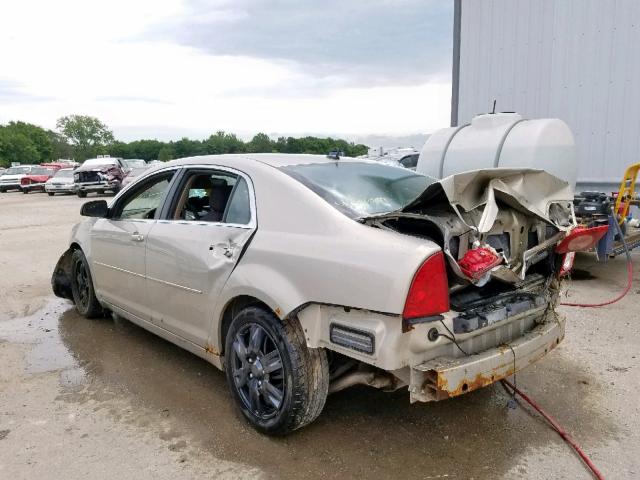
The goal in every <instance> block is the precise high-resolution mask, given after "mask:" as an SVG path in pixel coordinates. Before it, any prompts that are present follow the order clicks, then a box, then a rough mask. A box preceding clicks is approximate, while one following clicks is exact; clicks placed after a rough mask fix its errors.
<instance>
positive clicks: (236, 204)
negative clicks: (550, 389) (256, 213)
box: [224, 177, 251, 225]
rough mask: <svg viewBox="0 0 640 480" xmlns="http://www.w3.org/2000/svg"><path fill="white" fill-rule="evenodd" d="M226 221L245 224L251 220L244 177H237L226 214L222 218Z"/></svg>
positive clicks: (247, 188) (247, 189)
mask: <svg viewBox="0 0 640 480" xmlns="http://www.w3.org/2000/svg"><path fill="white" fill-rule="evenodd" d="M224 221H225V222H226V223H237V224H240V225H246V224H247V223H249V222H250V221H251V207H250V204H249V187H248V186H247V182H246V180H245V179H244V178H242V177H239V178H238V182H237V183H236V188H234V190H233V195H232V196H231V200H229V206H228V207H227V215H226V218H225V219H224Z"/></svg>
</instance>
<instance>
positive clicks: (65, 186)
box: [44, 168, 76, 197]
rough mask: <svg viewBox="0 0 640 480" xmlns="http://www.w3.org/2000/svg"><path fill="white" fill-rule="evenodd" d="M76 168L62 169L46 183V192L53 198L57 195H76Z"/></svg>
mask: <svg viewBox="0 0 640 480" xmlns="http://www.w3.org/2000/svg"><path fill="white" fill-rule="evenodd" d="M74 170H75V169H74V168H61V169H60V170H58V171H57V172H56V174H55V175H54V176H53V177H51V178H50V179H49V180H47V181H46V183H45V184H44V191H45V192H47V193H48V194H49V196H50V197H53V196H54V195H55V194H56V193H76V186H75V183H74V180H73V172H74Z"/></svg>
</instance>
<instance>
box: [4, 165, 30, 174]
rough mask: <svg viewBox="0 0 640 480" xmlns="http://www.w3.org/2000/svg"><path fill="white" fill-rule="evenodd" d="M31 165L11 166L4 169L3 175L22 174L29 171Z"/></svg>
mask: <svg viewBox="0 0 640 480" xmlns="http://www.w3.org/2000/svg"><path fill="white" fill-rule="evenodd" d="M32 168H33V167H11V168H8V169H6V170H5V172H4V175H22V174H23V173H29V171H30V170H31V169H32Z"/></svg>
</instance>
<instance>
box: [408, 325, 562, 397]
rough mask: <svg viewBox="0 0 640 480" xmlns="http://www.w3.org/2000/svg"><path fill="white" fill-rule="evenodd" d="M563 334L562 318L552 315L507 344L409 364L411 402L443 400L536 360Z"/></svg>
mask: <svg viewBox="0 0 640 480" xmlns="http://www.w3.org/2000/svg"><path fill="white" fill-rule="evenodd" d="M554 317H555V315H554ZM563 338H564V321H563V320H561V319H558V318H555V319H554V320H553V321H548V322H546V323H543V324H540V325H538V326H536V327H535V328H534V329H533V330H531V331H530V332H529V333H527V334H525V335H523V336H522V337H519V338H517V339H515V340H513V341H512V342H510V343H509V345H500V346H498V347H495V348H491V349H489V350H485V351H483V352H479V353H477V354H474V355H471V356H468V357H461V358H453V357H438V358H435V359H433V360H429V361H426V362H424V363H421V364H419V365H417V366H414V367H412V368H411V376H410V379H411V380H410V385H409V393H410V399H411V402H412V403H413V402H431V401H437V400H444V399H447V398H450V397H456V396H458V395H462V394H464V393H468V392H471V391H473V390H476V389H478V388H482V387H485V386H487V385H490V384H491V383H494V382H497V381H498V380H501V379H503V378H506V377H508V376H510V375H513V374H514V373H515V372H517V371H519V370H521V369H523V368H525V367H527V366H528V365H530V364H532V363H534V362H536V361H538V360H540V359H541V358H542V357H544V356H545V355H546V354H547V353H549V352H550V351H551V350H552V349H553V348H554V347H556V345H558V344H559V343H560V342H561V341H562V339H563ZM514 355H515V359H514Z"/></svg>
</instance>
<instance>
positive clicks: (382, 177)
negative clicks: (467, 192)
mask: <svg viewBox="0 0 640 480" xmlns="http://www.w3.org/2000/svg"><path fill="white" fill-rule="evenodd" d="M280 170H282V171H283V172H285V173H287V174H288V175H290V176H291V177H293V178H295V179H296V180H298V181H299V182H300V183H302V184H303V185H305V186H307V187H308V188H310V189H311V190H313V191H314V192H315V193H317V194H318V195H320V196H321V197H322V198H323V199H325V200H326V201H327V202H328V203H329V204H331V205H332V206H334V207H335V208H337V209H338V210H340V211H341V212H342V213H344V214H345V215H347V216H349V217H351V218H362V217H368V216H371V215H377V214H380V213H387V212H393V211H395V210H399V209H401V208H403V207H405V206H406V205H408V204H409V203H411V201H412V200H414V199H415V198H417V197H418V196H419V195H420V194H421V193H422V192H423V191H424V189H425V188H427V186H428V185H430V184H432V183H433V182H435V181H436V180H435V179H433V178H431V177H426V176H424V175H421V174H419V173H416V172H413V171H411V170H406V169H404V168H400V167H393V166H389V165H384V164H380V163H368V162H348V161H337V162H328V163H313V164H307V165H288V166H285V167H281V168H280Z"/></svg>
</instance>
